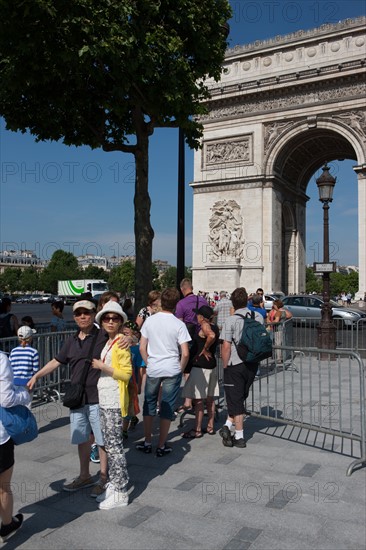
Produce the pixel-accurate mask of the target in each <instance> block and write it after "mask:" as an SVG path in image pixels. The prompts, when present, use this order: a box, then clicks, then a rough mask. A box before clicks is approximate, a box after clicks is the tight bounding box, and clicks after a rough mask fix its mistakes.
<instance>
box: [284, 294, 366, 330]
mask: <svg viewBox="0 0 366 550" xmlns="http://www.w3.org/2000/svg"><path fill="white" fill-rule="evenodd" d="M282 302H283V305H284V307H285V309H288V311H291V313H292V315H293V317H296V318H298V319H301V321H306V319H320V318H321V307H322V305H323V303H324V300H323V298H322V296H316V295H311V296H306V295H302V294H299V295H294V296H286V297H285V298H283V300H282ZM330 305H331V306H332V317H333V319H343V321H344V324H345V325H348V326H353V325H354V326H357V325H356V323H357V321H359V320H360V319H366V313H364V312H361V311H359V310H358V309H352V308H349V307H343V306H340V305H339V304H337V302H334V301H333V300H330Z"/></svg>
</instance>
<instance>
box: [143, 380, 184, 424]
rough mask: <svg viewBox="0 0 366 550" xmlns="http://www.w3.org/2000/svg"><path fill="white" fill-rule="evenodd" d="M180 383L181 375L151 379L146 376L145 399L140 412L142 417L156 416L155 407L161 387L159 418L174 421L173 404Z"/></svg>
mask: <svg viewBox="0 0 366 550" xmlns="http://www.w3.org/2000/svg"><path fill="white" fill-rule="evenodd" d="M181 381H182V373H179V374H176V375H175V376H162V377H159V378H153V377H152V376H149V375H147V377H146V384H145V399H144V406H143V411H142V414H143V416H155V415H156V405H157V402H158V398H159V390H160V386H161V388H162V391H161V403H160V418H165V419H166V420H174V418H175V415H174V410H175V403H176V401H177V398H178V394H179V390H180V384H181Z"/></svg>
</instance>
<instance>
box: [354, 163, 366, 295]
mask: <svg viewBox="0 0 366 550" xmlns="http://www.w3.org/2000/svg"><path fill="white" fill-rule="evenodd" d="M353 169H354V171H355V172H356V174H357V178H358V269H359V273H358V292H357V294H356V296H355V298H356V300H359V299H360V298H363V297H364V293H365V292H366V164H363V165H362V166H355V167H354V168H353Z"/></svg>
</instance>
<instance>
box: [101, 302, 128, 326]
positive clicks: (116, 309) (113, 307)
mask: <svg viewBox="0 0 366 550" xmlns="http://www.w3.org/2000/svg"><path fill="white" fill-rule="evenodd" d="M106 313H117V315H120V316H121V317H122V319H123V322H124V323H125V322H126V321H127V315H126V314H125V312H124V311H123V309H122V308H121V306H120V305H119V304H117V302H114V301H113V300H109V302H107V303H106V304H104V307H103V309H101V310H100V311H99V312H98V313H97V316H96V318H95V320H96V322H97V323H98V324H100V320H101V318H102V317H103V315H105V314H106Z"/></svg>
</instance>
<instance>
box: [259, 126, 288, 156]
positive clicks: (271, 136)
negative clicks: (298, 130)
mask: <svg viewBox="0 0 366 550" xmlns="http://www.w3.org/2000/svg"><path fill="white" fill-rule="evenodd" d="M293 124H294V123H293V122H273V123H272V124H266V125H265V127H264V154H265V155H266V154H267V152H268V148H269V146H270V145H272V143H273V142H274V141H275V140H276V139H277V138H278V137H279V136H280V135H281V134H283V133H284V132H285V131H287V130H289V129H290V127H291V126H293Z"/></svg>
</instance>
